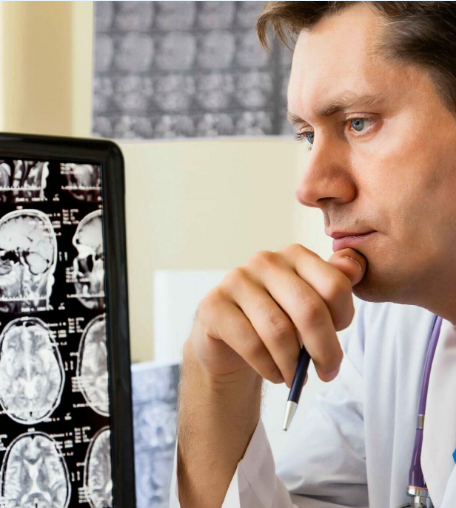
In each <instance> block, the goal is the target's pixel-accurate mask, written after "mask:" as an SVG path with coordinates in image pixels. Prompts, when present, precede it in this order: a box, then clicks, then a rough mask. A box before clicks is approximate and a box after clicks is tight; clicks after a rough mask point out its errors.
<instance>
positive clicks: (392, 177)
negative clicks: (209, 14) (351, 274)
mask: <svg viewBox="0 0 456 508" xmlns="http://www.w3.org/2000/svg"><path fill="white" fill-rule="evenodd" d="M382 19H383V18H381V17H380V15H378V14H376V13H375V11H374V10H373V8H372V7H369V6H367V5H366V4H363V3H360V4H357V5H355V6H352V7H350V8H348V9H347V10H345V11H343V12H342V13H340V14H338V15H335V16H328V17H325V18H323V19H322V20H320V22H319V23H318V24H317V25H315V26H314V27H312V28H311V29H310V30H309V31H303V32H302V33H301V34H300V36H299V39H298V41H297V45H296V48H295V52H294V57H293V65H292V71H291V78H290V84H289V89H288V109H289V112H290V114H291V115H293V116H294V117H299V118H300V119H302V120H303V121H297V120H296V118H295V123H296V126H297V129H298V130H299V131H301V132H313V133H314V136H313V144H312V149H311V153H310V160H309V164H308V166H307V167H306V169H305V171H304V174H303V176H302V178H301V181H300V183H299V186H298V189H297V190H296V197H297V199H298V201H299V202H300V203H301V204H303V205H306V206H313V207H319V208H321V210H322V211H323V213H324V217H325V225H326V232H327V234H330V233H332V232H334V231H342V232H345V231H348V232H357V233H362V232H367V231H372V230H375V231H376V233H374V234H372V235H370V236H369V237H367V238H366V239H365V240H362V241H361V242H359V243H358V244H356V246H354V247H353V248H355V249H356V250H357V251H358V252H360V253H361V254H363V255H364V256H365V257H366V259H367V262H368V268H367V272H366V275H365V276H364V278H363V280H362V281H361V282H360V283H359V284H357V285H356V286H355V287H354V288H353V292H354V293H355V295H356V296H358V297H360V298H362V299H364V300H368V301H377V302H379V301H392V302H398V303H408V304H413V305H421V306H426V305H425V304H426V302H428V301H432V300H431V299H432V298H433V296H434V297H435V295H437V294H438V292H440V293H442V292H443V293H444V292H445V290H446V289H448V290H449V289H450V288H451V287H453V288H455V287H456V273H455V272H456V270H455V268H454V267H455V264H454V263H455V261H456V118H455V116H452V115H451V113H450V112H449V111H448V110H447V109H446V108H445V106H444V105H443V103H442V102H441V99H440V97H439V96H438V95H437V92H436V90H435V88H434V86H433V82H432V81H431V78H430V77H429V75H428V74H427V72H426V71H425V70H424V69H423V68H419V67H416V66H412V65H405V64H402V63H392V62H391V61H387V60H386V58H385V57H384V56H383V55H380V54H373V53H372V50H373V49H374V48H375V40H376V37H378V36H379V29H380V28H381V24H382ZM353 94H357V95H358V96H360V97H367V96H368V97H370V98H375V99H376V101H375V102H374V103H372V104H368V105H366V104H362V103H361V102H360V101H358V100H356V99H353V97H351V98H349V96H350V95H353ZM345 99H347V100H345ZM339 100H340V101H344V103H345V102H346V103H347V105H348V106H347V108H346V109H342V110H340V111H338V112H336V113H333V114H331V115H330V116H326V117H323V116H320V115H319V111H320V110H321V109H322V108H323V107H325V106H327V105H328V104H331V103H333V102H334V101H339ZM307 138H308V140H309V139H310V141H312V135H307ZM305 143H306V144H307V145H309V146H310V143H309V141H305ZM451 285H452V286H451ZM453 291H454V289H453ZM434 293H435V294H434Z"/></svg>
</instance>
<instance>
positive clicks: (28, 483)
mask: <svg viewBox="0 0 456 508" xmlns="http://www.w3.org/2000/svg"><path fill="white" fill-rule="evenodd" d="M0 483H1V493H0V503H1V504H2V506H3V507H5V508H66V507H67V506H68V503H69V499H70V494H71V486H70V480H69V475H68V469H67V465H66V463H65V460H64V458H63V457H62V455H61V454H60V452H59V451H58V448H57V444H56V442H55V441H54V440H53V439H52V438H51V437H50V436H49V435H47V434H44V433H42V432H30V433H28V434H22V435H20V436H19V437H17V438H16V439H15V440H14V441H13V442H12V443H11V445H10V446H9V449H8V451H7V453H6V454H5V457H4V459H3V464H2V471H1V482H0Z"/></svg>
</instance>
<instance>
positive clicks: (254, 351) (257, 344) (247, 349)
mask: <svg viewBox="0 0 456 508" xmlns="http://www.w3.org/2000/svg"><path fill="white" fill-rule="evenodd" d="M263 348H264V346H263V342H262V341H261V340H260V339H258V336H256V335H252V336H250V337H247V338H246V339H245V340H244V343H243V346H242V349H243V353H241V354H242V356H244V357H245V358H246V360H247V361H248V362H249V363H250V360H252V359H254V358H258V357H259V356H260V355H261V353H263Z"/></svg>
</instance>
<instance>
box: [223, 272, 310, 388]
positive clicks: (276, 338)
mask: <svg viewBox="0 0 456 508" xmlns="http://www.w3.org/2000/svg"><path fill="white" fill-rule="evenodd" d="M285 269H286V268H283V267H282V268H281V269H279V268H277V270H276V271H274V273H272V272H271V271H270V272H269V275H270V279H269V281H267V280H262V281H260V282H258V280H256V278H255V277H253V276H251V275H250V274H249V272H248V271H247V269H245V268H237V269H235V270H233V271H231V272H230V273H229V274H228V276H227V277H225V279H224V280H223V282H222V284H223V287H224V288H226V291H227V292H228V294H229V295H230V297H231V298H232V299H233V300H234V301H235V302H236V304H237V305H239V307H240V308H241V309H242V311H243V312H244V314H245V315H246V316H247V318H248V319H249V321H250V322H251V324H252V326H253V328H254V329H255V331H256V333H257V334H258V336H259V337H261V340H262V341H263V343H264V344H265V347H266V348H267V350H268V351H269V353H270V355H271V357H272V358H273V360H274V362H275V364H276V365H277V367H278V368H279V370H280V372H281V373H282V376H283V378H284V379H285V381H286V383H287V386H291V383H292V380H293V376H294V373H295V370H296V366H297V362H298V357H299V352H300V348H301V346H300V343H299V339H298V336H297V332H296V328H295V325H294V324H293V322H292V320H291V319H290V316H289V315H288V314H287V311H288V307H287V305H290V304H291V305H295V306H296V302H293V297H292V296H290V295H289V296H288V301H286V302H285V301H284V300H285V299H284V298H282V301H278V300H277V299H276V298H275V295H276V294H278V293H277V292H274V291H271V289H270V288H269V287H266V286H267V282H269V283H270V285H271V286H272V287H273V288H276V287H277V286H279V287H280V286H282V287H284V288H285V292H287V289H288V287H287V284H290V283H291V282H290V276H289V275H288V276H287V274H284V273H283V272H284V270H285ZM288 271H289V274H291V273H292V272H291V270H288ZM295 278H296V279H298V277H296V275H295ZM273 293H274V294H273ZM284 309H286V310H284Z"/></svg>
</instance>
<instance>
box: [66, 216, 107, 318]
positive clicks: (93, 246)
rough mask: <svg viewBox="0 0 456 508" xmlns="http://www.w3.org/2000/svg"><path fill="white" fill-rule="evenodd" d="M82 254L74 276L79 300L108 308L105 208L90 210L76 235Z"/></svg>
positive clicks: (88, 304) (92, 306)
mask: <svg viewBox="0 0 456 508" xmlns="http://www.w3.org/2000/svg"><path fill="white" fill-rule="evenodd" d="M73 245H74V246H75V247H76V249H77V251H78V255H77V256H76V258H75V259H74V261H73V276H74V285H75V289H76V296H77V298H78V300H79V301H80V302H81V303H82V304H83V305H84V307H87V308H88V309H103V308H104V251H103V230H102V219H101V210H97V211H95V212H92V213H89V214H88V215H86V216H85V217H84V218H83V219H82V220H81V222H80V223H79V225H78V227H77V229H76V233H75V235H74V237H73Z"/></svg>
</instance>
